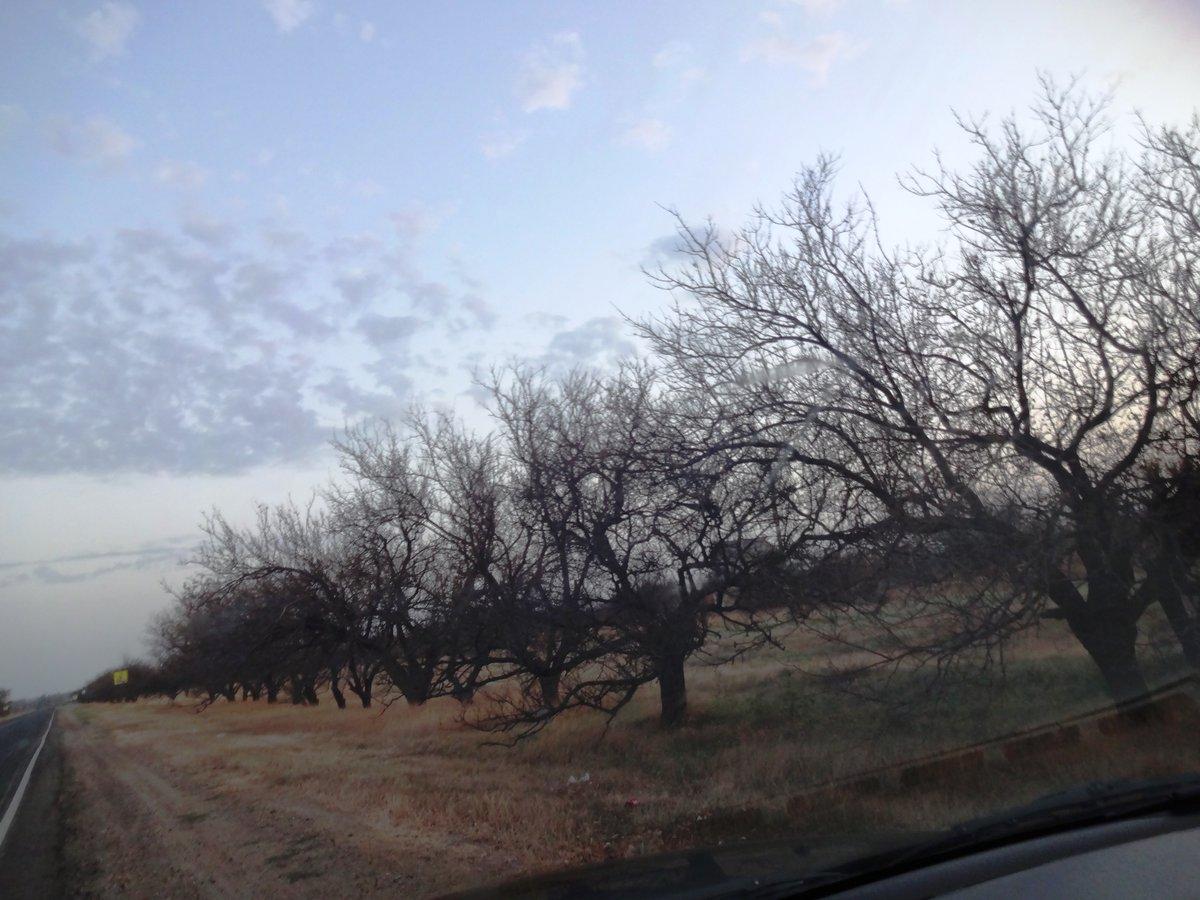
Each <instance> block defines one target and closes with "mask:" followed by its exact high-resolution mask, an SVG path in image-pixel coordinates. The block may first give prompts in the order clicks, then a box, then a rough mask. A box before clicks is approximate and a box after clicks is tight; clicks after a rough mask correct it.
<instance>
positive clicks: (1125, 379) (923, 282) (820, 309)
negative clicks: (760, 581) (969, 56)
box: [644, 82, 1200, 697]
mask: <svg viewBox="0 0 1200 900" xmlns="http://www.w3.org/2000/svg"><path fill="white" fill-rule="evenodd" d="M1044 88H1045V89H1044V92H1043V96H1042V99H1041V102H1040V103H1039V104H1038V105H1037V106H1036V107H1035V108H1034V110H1033V119H1034V124H1033V126H1032V130H1027V129H1026V127H1025V126H1023V125H1021V124H1019V122H1018V120H1017V119H1016V118H1015V117H1013V118H1009V119H1007V120H1005V121H1004V122H1003V123H1001V125H1000V126H999V128H998V129H995V130H992V129H989V128H988V127H986V125H985V124H983V123H978V122H969V121H963V122H962V125H963V128H964V129H965V131H966V133H967V135H968V136H969V137H970V139H971V140H972V141H973V142H974V144H975V146H976V148H977V150H978V153H977V159H976V162H975V163H974V165H973V166H972V167H970V168H969V169H968V170H967V171H965V172H963V173H959V172H955V171H951V170H949V169H947V168H945V167H942V166H939V167H937V168H935V169H934V170H933V171H932V172H916V173H915V174H913V175H912V176H911V177H910V178H909V179H907V181H906V184H907V185H908V186H909V188H910V189H911V190H912V191H914V192H915V193H917V194H918V195H920V196H923V197H927V198H930V199H932V200H933V201H934V202H935V203H936V204H937V206H938V209H939V211H940V212H941V214H942V216H943V218H944V220H945V221H946V224H947V227H948V230H949V232H950V234H951V235H952V236H953V240H952V242H951V244H950V245H949V246H947V247H945V248H944V249H942V250H939V251H937V252H929V251H922V250H888V249H886V248H885V247H884V246H883V245H882V242H881V241H880V239H879V236H878V230H877V227H876V222H875V219H874V214H873V211H872V210H871V208H870V207H869V205H862V204H855V203H851V204H849V205H847V206H846V207H845V208H844V209H843V210H839V209H838V208H837V207H836V205H835V202H834V200H833V183H834V176H835V169H836V166H835V164H834V162H833V161H832V160H830V159H823V160H822V161H821V162H819V163H818V164H817V165H816V166H814V167H812V168H810V169H808V170H806V171H805V172H803V173H802V174H801V176H800V177H799V178H798V179H797V181H796V183H795V186H794V188H793V189H792V191H791V192H790V193H789V194H788V195H787V196H786V197H785V198H784V201H783V203H782V205H781V207H780V209H779V210H778V211H769V210H765V209H763V210H760V211H759V212H758V213H757V215H756V218H755V221H754V223H753V224H751V225H750V226H749V227H747V228H746V229H744V230H743V231H742V232H741V233H740V234H739V235H738V236H737V238H736V239H734V240H732V241H722V240H719V239H718V236H717V235H716V234H715V233H714V231H713V230H712V229H711V228H710V229H707V230H693V229H688V228H686V227H683V228H682V230H681V240H682V241H683V242H684V244H685V247H686V250H687V252H688V254H689V256H690V259H691V264H690V265H688V266H685V267H683V268H682V269H681V270H679V271H669V272H663V273H660V276H659V283H660V284H661V285H663V286H664V287H666V288H669V289H672V290H676V291H679V292H681V293H683V294H684V295H686V296H688V297H690V298H691V301H692V303H691V305H687V306H684V305H680V306H678V307H677V308H676V310H675V312H674V314H673V315H671V316H669V317H668V318H666V319H664V320H662V321H657V322H650V323H647V324H646V325H645V326H644V332H645V334H646V335H647V336H648V337H649V338H650V340H651V341H653V343H654V345H655V346H656V347H657V349H658V350H659V351H660V352H661V353H662V354H663V355H664V356H666V357H667V358H668V359H670V360H671V362H672V367H673V373H674V375H675V377H676V378H678V379H680V381H681V382H683V383H687V384H691V385H693V386H694V387H695V389H707V390H711V391H716V390H718V389H721V390H724V391H725V392H726V393H727V394H729V395H731V396H734V397H736V406H738V407H740V409H741V410H742V413H741V415H739V416H738V417H736V419H735V420H734V421H732V422H730V423H729V427H728V428H727V433H726V435H725V437H724V439H723V441H722V442H721V443H720V444H719V446H722V447H739V446H760V447H766V448H773V449H774V450H775V451H776V452H777V454H778V460H779V465H780V466H784V467H802V468H806V469H809V470H818V471H821V472H823V473H825V475H826V476H827V477H828V478H829V479H831V480H833V481H836V482H838V484H839V485H840V487H839V489H838V490H839V492H840V493H841V495H842V496H843V498H844V501H843V503H844V508H846V509H848V510H852V512H853V515H852V516H850V517H848V518H845V519H843V520H842V521H841V523H839V527H838V528H834V529H830V530H829V533H828V538H829V539H830V540H839V541H845V542H848V543H849V542H854V541H862V540H867V541H874V542H876V543H877V544H882V545H886V546H893V547H894V546H900V547H905V546H907V547H910V548H911V547H917V546H924V547H926V548H928V547H929V546H930V545H931V544H932V545H936V544H937V543H938V542H944V541H945V540H946V539H947V537H948V536H950V535H955V534H968V533H969V534H974V535H977V536H978V537H979V540H978V541H977V542H976V544H977V545H978V546H980V547H992V548H994V551H993V553H992V554H991V555H992V562H993V563H996V562H999V563H1002V564H1003V567H1004V568H1006V569H1007V572H1006V574H1005V577H1004V579H1003V580H1002V581H1001V580H998V579H994V578H993V579H989V580H988V581H987V582H986V584H985V585H984V586H983V587H982V588H980V589H978V590H973V591H971V593H970V596H969V597H967V598H958V599H956V600H953V601H950V602H948V601H947V599H946V597H945V595H944V594H938V593H937V592H934V591H928V590H926V591H923V592H922V596H917V594H916V592H914V593H913V594H912V595H910V597H909V600H910V601H911V602H915V603H917V604H919V605H923V606H924V608H923V609H920V610H919V611H917V612H914V613H912V614H911V615H910V616H907V617H905V620H906V621H907V622H908V623H913V622H923V623H924V624H925V625H929V624H930V623H931V622H933V621H939V622H941V623H942V624H947V623H948V622H950V623H951V624H952V625H953V627H950V628H944V629H942V630H940V631H938V632H937V633H938V635H939V637H938V639H937V640H936V641H934V642H927V643H924V644H922V645H920V646H919V647H917V646H914V645H912V644H910V643H905V644H903V645H902V647H901V648H900V649H899V651H898V652H900V653H911V652H914V651H916V650H918V649H919V650H920V651H921V652H924V653H926V654H930V655H933V656H935V657H941V656H944V655H945V654H947V653H952V652H953V651H955V650H957V649H959V648H964V647H969V646H975V645H977V643H978V642H979V641H980V640H988V639H993V640H1000V639H1002V638H1003V636H1004V635H1005V634H1007V633H1008V632H1009V631H1011V630H1012V629H1015V628H1020V627H1023V626H1024V625H1026V624H1028V623H1029V622H1031V621H1033V620H1034V619H1035V618H1036V616H1037V615H1038V613H1039V611H1040V609H1041V605H1042V604H1043V603H1044V602H1046V601H1047V600H1048V601H1049V602H1050V603H1052V604H1053V605H1054V606H1055V607H1057V609H1058V610H1059V611H1060V613H1061V615H1062V616H1063V617H1064V618H1065V619H1066V621H1067V623H1068V624H1069V626H1070V628H1071V630H1072V632H1073V633H1074V635H1075V636H1076V637H1077V638H1078V639H1079V641H1080V642H1081V644H1082V645H1083V646H1084V648H1085V649H1086V650H1087V652H1088V654H1089V655H1090V656H1091V658H1092V659H1093V660H1094V661H1095V663H1096V665H1097V667H1098V668H1099V670H1100V672H1101V674H1102V675H1103V678H1104V680H1105V683H1106V684H1107V686H1108V688H1109V690H1110V691H1111V692H1112V694H1113V695H1114V696H1116V697H1125V696H1128V695H1130V694H1134V693H1138V692H1140V691H1142V690H1144V688H1145V683H1144V680H1143V677H1142V674H1141V671H1140V669H1139V666H1138V663H1137V660H1136V655H1135V638H1136V635H1137V623H1138V620H1139V619H1140V617H1141V616H1142V614H1143V612H1144V611H1145V609H1146V608H1147V606H1148V605H1149V604H1151V603H1153V602H1156V601H1157V600H1159V599H1160V595H1159V588H1160V584H1159V582H1158V580H1157V579H1155V578H1148V577H1147V567H1146V560H1145V559H1144V553H1145V548H1146V541H1147V532H1146V528H1145V523H1144V521H1143V519H1142V518H1141V517H1140V515H1139V512H1138V503H1137V502H1136V499H1135V495H1136V493H1137V491H1138V490H1139V489H1140V487H1141V485H1142V480H1141V472H1142V470H1143V467H1144V466H1145V465H1146V464H1147V463H1148V462H1150V461H1152V460H1155V459H1157V458H1159V455H1160V454H1161V453H1163V452H1165V451H1166V449H1167V443H1168V440H1169V439H1170V438H1171V437H1172V436H1177V434H1178V428H1179V426H1180V423H1181V422H1182V421H1183V420H1184V419H1185V417H1186V414H1187V410H1188V409H1189V408H1191V409H1194V406H1193V405H1192V404H1194V402H1195V385H1196V375H1197V364H1198V362H1200V342H1198V341H1197V330H1196V322H1195V297H1196V292H1195V285H1196V281H1195V272H1194V269H1192V268H1189V267H1190V266H1191V265H1192V264H1191V263H1190V262H1188V261H1187V259H1186V258H1185V257H1186V256H1187V254H1188V253H1189V252H1190V251H1189V250H1188V249H1187V248H1186V247H1185V246H1184V245H1183V244H1181V243H1180V241H1179V240H1178V239H1176V238H1175V237H1174V236H1173V233H1172V228H1173V227H1175V225H1174V223H1177V222H1179V221H1180V220H1182V218H1184V216H1183V215H1182V214H1175V213H1171V214H1165V213H1164V212H1163V208H1162V203H1161V200H1160V199H1156V198H1157V194H1156V190H1157V191H1158V193H1161V192H1162V191H1163V189H1162V188H1161V186H1159V187H1158V188H1157V189H1156V186H1155V184H1154V183H1152V179H1150V178H1149V177H1148V176H1147V175H1146V174H1145V173H1147V172H1162V171H1163V169H1162V168H1161V166H1159V165H1158V164H1157V163H1155V162H1153V161H1151V162H1146V163H1143V164H1142V165H1140V166H1139V165H1135V164H1132V163H1130V161H1129V160H1127V159H1126V158H1125V157H1123V156H1122V155H1121V154H1119V153H1117V152H1115V151H1103V150H1102V149H1101V142H1102V138H1103V135H1104V132H1105V129H1106V121H1105V118H1104V109H1105V105H1104V103H1103V102H1093V101H1091V100H1089V99H1088V98H1086V97H1083V96H1081V95H1080V94H1079V93H1078V92H1076V91H1074V90H1070V89H1068V90H1066V91H1062V90H1059V89H1057V88H1055V87H1054V86H1053V85H1052V84H1050V83H1048V82H1047V83H1046V84H1045V85H1044ZM1172 134H1174V133H1172ZM1157 140H1158V141H1159V143H1160V144H1161V143H1163V142H1164V141H1166V138H1165V137H1164V136H1163V135H1159V136H1158V138H1157ZM1148 153H1149V154H1150V155H1151V156H1153V155H1154V154H1158V155H1159V156H1161V155H1162V153H1161V148H1160V147H1156V146H1154V145H1152V146H1150V148H1149V150H1148ZM1194 162H1195V158H1194V156H1193V157H1191V158H1190V162H1188V163H1186V165H1187V166H1193V165H1194ZM1185 167H1186V166H1185ZM1188 171H1189V172H1192V171H1194V169H1188ZM1179 177H1180V179H1181V180H1182V178H1183V176H1179ZM1174 183H1175V182H1169V184H1174ZM1165 190H1166V193H1170V192H1171V191H1172V190H1174V188H1173V187H1168V188H1166V189H1165ZM1188 190H1193V188H1191V187H1189V188H1188ZM1190 196H1194V191H1193V193H1192V194H1191V195H1190ZM1164 215H1172V216H1174V218H1171V219H1170V222H1171V223H1172V224H1169V225H1164V224H1163V217H1164ZM1180 227H1182V226H1180ZM1193 246H1194V245H1193ZM1191 259H1193V260H1194V256H1192V257H1191ZM718 386H720V387H719V388H718ZM994 568H995V567H994V566H993V570H994ZM873 602H874V601H873ZM879 610H880V607H879V606H878V605H873V606H872V607H871V608H870V609H868V610H866V611H868V612H872V613H879ZM895 613H896V607H895V606H894V605H893V606H891V607H889V608H888V610H887V614H886V615H883V614H878V615H876V616H875V618H876V621H877V622H880V623H885V622H887V623H889V632H890V634H891V636H892V637H894V638H899V639H902V640H905V638H904V635H903V633H902V631H903V630H902V629H897V628H894V627H890V626H892V625H894V624H895V622H896V621H897V619H896V618H895ZM889 617H890V618H889ZM910 633H911V634H916V633H917V630H916V629H912V630H911V631H910ZM922 633H928V632H927V631H926V632H922ZM966 638H970V639H969V640H968V639H966ZM909 640H910V639H909Z"/></svg>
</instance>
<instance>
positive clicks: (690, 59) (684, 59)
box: [650, 41, 705, 87]
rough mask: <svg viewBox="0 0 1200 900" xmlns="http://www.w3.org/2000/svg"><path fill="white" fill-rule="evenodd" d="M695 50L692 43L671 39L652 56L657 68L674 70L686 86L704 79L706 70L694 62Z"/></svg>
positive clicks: (651, 60)
mask: <svg viewBox="0 0 1200 900" xmlns="http://www.w3.org/2000/svg"><path fill="white" fill-rule="evenodd" d="M694 59H695V51H694V50H693V49H692V45H691V44H687V43H685V42H683V41H671V42H670V43H669V44H667V45H666V46H664V47H663V48H662V49H661V50H659V51H658V52H657V53H655V54H654V56H652V57H651V58H650V62H651V64H652V65H653V66H654V68H656V69H665V70H668V71H671V72H674V73H675V75H676V77H677V78H678V79H679V83H680V84H681V85H683V86H684V87H686V86H687V85H689V84H693V83H695V82H697V81H703V80H704V76H705V72H704V69H703V68H702V67H701V66H698V65H696V64H695V63H694Z"/></svg>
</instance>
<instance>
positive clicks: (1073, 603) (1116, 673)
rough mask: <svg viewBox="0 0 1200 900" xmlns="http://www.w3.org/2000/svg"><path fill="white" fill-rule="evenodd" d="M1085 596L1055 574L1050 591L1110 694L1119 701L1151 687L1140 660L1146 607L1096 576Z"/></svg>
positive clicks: (1049, 586)
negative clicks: (1139, 626)
mask: <svg viewBox="0 0 1200 900" xmlns="http://www.w3.org/2000/svg"><path fill="white" fill-rule="evenodd" d="M1089 587H1090V590H1089V591H1088V596H1087V598H1086V599H1084V597H1083V595H1081V594H1080V593H1079V591H1078V589H1077V588H1076V587H1075V586H1074V585H1073V584H1072V583H1071V582H1070V581H1069V580H1068V579H1067V578H1065V577H1064V576H1063V575H1062V574H1061V573H1059V572H1055V573H1053V574H1052V575H1051V578H1050V581H1049V584H1048V586H1047V593H1048V594H1049V596H1050V599H1051V600H1053V601H1054V603H1055V605H1056V606H1057V607H1058V608H1059V609H1060V610H1062V613H1063V618H1065V619H1066V620H1067V625H1068V626H1070V628H1071V633H1072V634H1074V635H1075V637H1076V639H1077V640H1078V641H1079V643H1080V644H1082V645H1083V649H1084V650H1086V651H1087V653H1088V656H1090V657H1091V658H1092V662H1093V663H1095V664H1096V668H1098V669H1099V670H1100V676H1101V677H1102V678H1103V679H1104V686H1105V687H1106V688H1107V690H1108V694H1109V696H1110V697H1112V698H1113V700H1116V701H1117V702H1118V703H1120V702H1122V701H1124V700H1131V699H1133V698H1134V697H1138V696H1141V695H1142V694H1145V693H1146V692H1147V690H1148V688H1147V686H1146V679H1145V678H1144V677H1143V676H1142V669H1141V666H1139V665H1138V660H1137V621H1138V619H1139V618H1140V617H1141V613H1142V610H1143V609H1144V608H1145V607H1144V606H1141V608H1139V603H1138V602H1136V601H1135V598H1133V597H1131V596H1129V595H1128V594H1121V593H1120V592H1119V589H1113V590H1107V591H1106V590H1105V589H1104V587H1103V586H1102V585H1100V584H1097V581H1096V580H1092V582H1091V584H1090V585H1089Z"/></svg>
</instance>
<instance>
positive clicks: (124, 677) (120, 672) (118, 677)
mask: <svg viewBox="0 0 1200 900" xmlns="http://www.w3.org/2000/svg"><path fill="white" fill-rule="evenodd" d="M113 684H129V670H128V669H117V670H116V671H114V672H113Z"/></svg>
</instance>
